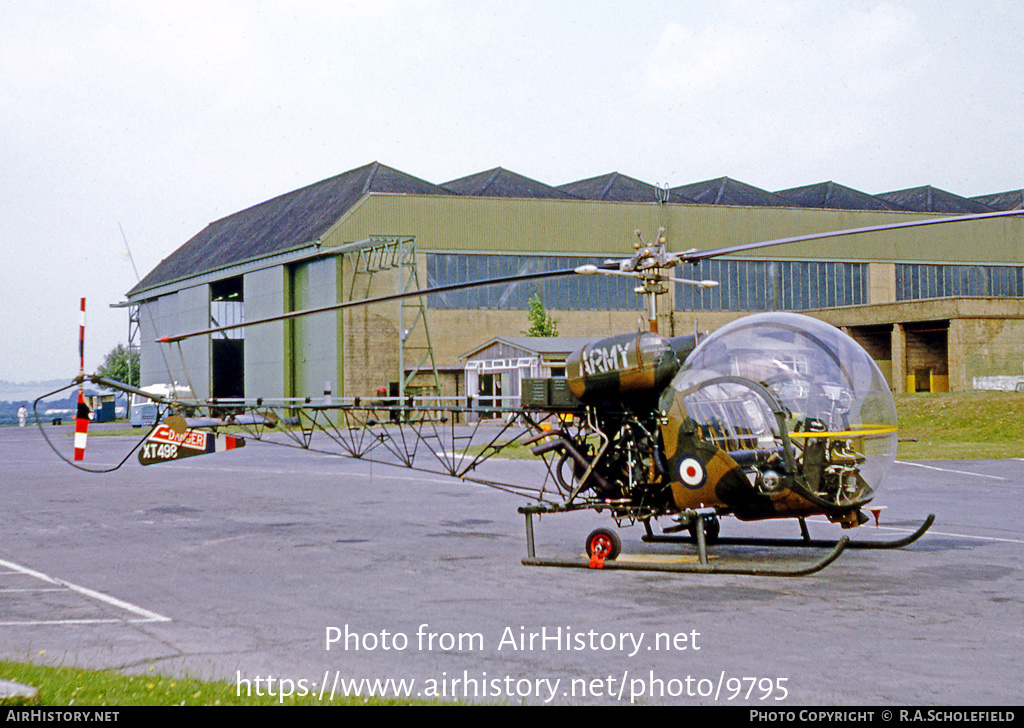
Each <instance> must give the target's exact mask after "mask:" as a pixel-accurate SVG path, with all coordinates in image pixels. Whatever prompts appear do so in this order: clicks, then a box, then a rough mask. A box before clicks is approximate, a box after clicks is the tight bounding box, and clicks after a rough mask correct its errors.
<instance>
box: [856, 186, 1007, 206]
mask: <svg viewBox="0 0 1024 728" xmlns="http://www.w3.org/2000/svg"><path fill="white" fill-rule="evenodd" d="M876 197H880V198H882V199H883V200H888V201H889V202H894V203H896V204H897V205H899V206H900V207H903V208H906V209H907V210H913V211H915V212H951V213H970V212H992V211H993V209H992V208H991V207H989V206H988V205H986V204H984V203H981V202H978V201H977V200H971V199H968V198H967V197H961V196H960V195H954V194H953V193H952V192H946V191H945V190H940V189H939V188H938V187H932V186H931V185H926V186H924V187H913V188H911V189H908V190H897V191H895V192H883V193H882V194H880V195H876Z"/></svg>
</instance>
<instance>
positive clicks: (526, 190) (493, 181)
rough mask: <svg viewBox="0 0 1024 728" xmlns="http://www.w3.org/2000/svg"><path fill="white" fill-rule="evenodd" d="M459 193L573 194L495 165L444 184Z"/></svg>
mask: <svg viewBox="0 0 1024 728" xmlns="http://www.w3.org/2000/svg"><path fill="white" fill-rule="evenodd" d="M442 186H443V187H444V188H445V189H447V190H451V191H452V192H454V193H455V194H457V195H468V196H472V197H518V198H529V199H557V200H567V199H572V198H573V195H570V194H569V193H567V192H563V191H562V190H559V189H557V188H555V187H551V186H550V185H546V184H544V183H543V182H538V181H537V180H534V179H530V178H529V177H524V176H523V175H521V174H516V173H515V172H510V171H509V170H507V169H503V168H501V167H495V168H494V169H489V170H486V171H484V172H477V173H476V174H471V175H469V176H468V177H460V178H459V179H455V180H452V181H451V182H445V183H444V185H442Z"/></svg>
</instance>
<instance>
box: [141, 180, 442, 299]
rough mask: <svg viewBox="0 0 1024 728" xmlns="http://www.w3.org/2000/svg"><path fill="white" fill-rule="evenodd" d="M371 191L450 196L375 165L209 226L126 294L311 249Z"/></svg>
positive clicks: (432, 186) (323, 182) (293, 193)
mask: <svg viewBox="0 0 1024 728" xmlns="http://www.w3.org/2000/svg"><path fill="white" fill-rule="evenodd" d="M371 192H389V193H405V194H431V195H450V194H452V193H451V192H449V191H448V190H446V189H444V188H442V187H438V186H437V185H434V184H431V183H430V182H425V181H424V180H421V179H418V178H416V177H412V176H411V175H408V174H405V173H404V172H399V171H398V170H395V169H392V168H391V167H386V166H384V165H382V164H378V163H377V162H374V163H372V164H368V165H366V166H365V167H359V168H358V169H353V170H350V171H348V172H344V173H343V174H340V175H338V176H337V177H331V178H330V179H325V180H322V181H320V182H317V183H316V184H312V185H309V186H308V187H303V188H302V189H299V190H295V191H294V192H289V193H288V194H285V195H281V196H279V197H275V198H273V199H271V200H268V201H266V202H263V203H261V204H259V205H256V206H254V207H250V208H248V209H246V210H242V211H241V212H236V213H235V214H233V215H229V216H227V217H225V218H222V219H220V220H218V221H216V222H213V223H210V224H209V225H207V226H206V228H204V229H203V230H202V231H200V232H199V233H198V234H197V235H195V236H194V237H192V238H191V239H190V240H189V241H188V242H186V243H185V244H184V245H182V246H181V247H180V248H178V249H177V250H176V251H174V253H172V254H171V255H169V256H168V257H167V258H165V259H164V260H162V261H161V262H160V263H159V264H158V265H157V266H156V268H154V269H153V270H152V271H150V272H149V274H148V275H147V276H146V277H145V278H143V279H142V280H141V281H140V282H139V283H138V284H137V285H136V286H135V287H134V288H132V290H131V291H129V292H128V295H129V296H132V295H134V294H136V293H139V292H141V291H145V290H146V289H149V288H153V287H154V286H158V285H160V284H163V283H167V282H169V281H174V280H178V279H180V278H185V277H190V276H194V275H197V274H199V273H204V272H207V271H211V270H215V269H217V268H223V267H226V266H229V265H234V264H236V263H241V262H243V261H246V260H252V259H253V258H260V257H263V256H267V255H271V254H274V253H280V252H282V251H285V250H289V249H292V248H295V247H299V246H302V245H308V244H311V243H313V242H314V241H316V240H317V238H319V237H320V235H322V234H323V233H324V232H326V231H327V230H328V229H329V228H330V227H331V226H332V225H333V224H334V223H335V222H336V221H337V220H338V218H339V217H341V216H342V215H343V214H344V213H345V211H347V210H348V209H349V208H351V207H352V206H353V205H354V204H355V203H356V202H358V201H359V200H360V199H362V198H363V197H364V196H365V195H367V194H369V193H371Z"/></svg>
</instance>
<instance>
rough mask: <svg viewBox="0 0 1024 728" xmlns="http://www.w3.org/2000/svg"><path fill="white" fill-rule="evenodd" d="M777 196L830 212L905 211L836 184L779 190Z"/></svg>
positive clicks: (886, 201) (823, 183)
mask: <svg viewBox="0 0 1024 728" xmlns="http://www.w3.org/2000/svg"><path fill="white" fill-rule="evenodd" d="M775 194H777V195H781V196H782V197H785V198H786V199H787V200H792V201H793V202H794V203H796V204H798V205H800V206H801V207H816V208H823V209H830V210H897V211H899V210H904V209H906V208H903V207H900V206H899V205H897V204H896V203H895V202H889V201H888V200H883V199H882V198H880V197H876V196H875V195H869V194H868V193H867V192H861V191H859V190H855V189H852V188H850V187H844V186H843V185H839V184H836V183H835V182H819V183H818V184H816V185H807V186H806V187H793V188H791V189H788V190H779V191H778V192H776V193H775Z"/></svg>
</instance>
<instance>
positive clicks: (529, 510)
mask: <svg viewBox="0 0 1024 728" xmlns="http://www.w3.org/2000/svg"><path fill="white" fill-rule="evenodd" d="M704 511H710V512H711V513H713V512H714V511H713V509H697V510H695V511H694V512H693V513H692V514H690V515H691V516H692V517H694V518H697V519H698V521H699V522H700V524H701V526H700V527H699V528H697V530H696V532H697V551H698V558H699V563H696V564H651V563H636V562H630V561H619V560H615V559H596V560H595V559H594V558H593V557H592V558H590V559H584V558H577V559H542V558H538V557H537V553H536V547H535V544H534V536H533V516H534V515H542V514H545V513H559V512H564V511H563V510H560V509H557V508H554V509H551V508H547V507H545V506H523V507H521V508H520V509H519V512H520V513H522V514H524V515H525V516H526V554H527V556H526V558H525V559H523V560H522V562H523V565H524V566H557V567H562V568H578V569H587V568H599V569H618V570H621V571H661V572H670V573H678V574H738V575H745V576H808V575H809V574H813V573H815V572H818V571H821V570H822V569H824V568H825V567H826V566H828V565H829V564H831V563H832V562H833V561H835V560H836V559H838V558H839V556H840V555H841V554H842V553H843V550H844V549H846V548H847V546H849V545H850V539H849V538H847V537H843V538H841V539H840V540H839V541H838V543H837V542H831V543H830V544H829V546H831V547H832V551H831V552H829V554H828V555H827V556H825V558H823V559H821V560H820V561H818V562H816V563H813V564H810V565H806V566H798V567H794V568H758V567H747V566H728V565H718V564H710V563H708V556H707V545H706V543H705V541H704V530H703V516H704V515H706V514H705V513H704ZM655 538H658V537H655ZM665 538H666V539H667V538H669V537H665ZM644 540H647V539H644ZM677 540H680V541H683V540H685V541H687V542H690V543H692V541H691V540H690V539H677ZM721 542H722V540H721V539H719V541H717V543H721Z"/></svg>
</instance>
